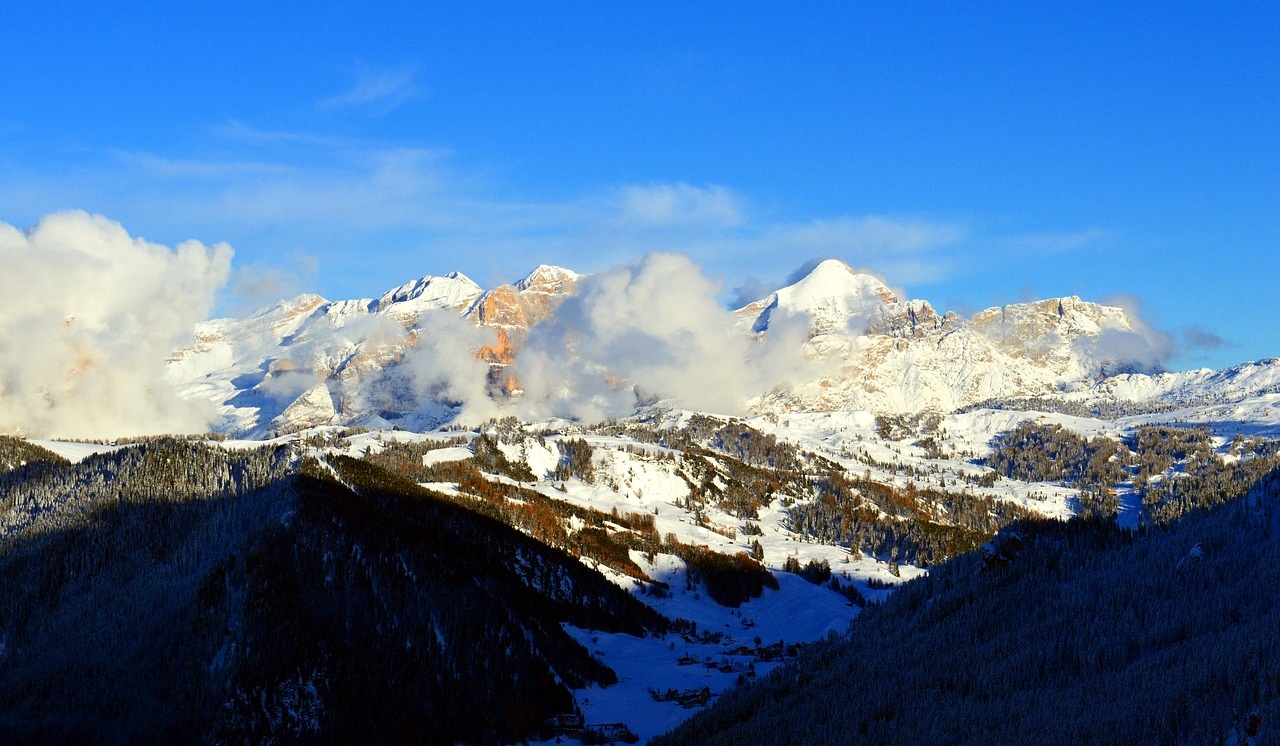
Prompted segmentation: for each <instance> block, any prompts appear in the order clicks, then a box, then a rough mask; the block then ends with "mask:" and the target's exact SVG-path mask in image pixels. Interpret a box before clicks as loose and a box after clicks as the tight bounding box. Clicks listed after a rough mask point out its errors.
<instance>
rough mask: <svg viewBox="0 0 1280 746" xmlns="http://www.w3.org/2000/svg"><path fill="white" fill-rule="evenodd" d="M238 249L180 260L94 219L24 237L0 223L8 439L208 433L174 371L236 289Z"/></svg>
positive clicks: (61, 219)
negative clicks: (171, 376) (168, 363)
mask: <svg viewBox="0 0 1280 746" xmlns="http://www.w3.org/2000/svg"><path fill="white" fill-rule="evenodd" d="M231 256H232V251H231V247H229V246H227V245H226V244H216V245H214V246H211V247H210V246H205V245H204V244H201V243H199V242H197V241H187V242H185V243H182V244H180V245H178V246H177V247H174V248H169V247H167V246H162V245H159V244H154V243H149V242H147V241H144V240H142V239H140V238H133V237H131V236H130V235H129V234H128V233H127V232H126V231H125V229H124V228H123V227H122V226H121V225H120V224H119V223H116V222H114V221H111V220H108V219H106V218H104V217H102V216H99V215H89V214H87V213H84V212H78V211H75V212H60V213H56V214H53V215H49V216H47V217H45V218H43V219H42V220H40V221H39V223H37V224H36V225H35V226H34V227H33V228H31V229H29V230H27V231H22V230H19V229H18V228H15V227H14V226H12V225H9V224H7V223H0V264H3V266H4V267H5V272H4V273H3V275H0V297H2V298H3V299H4V300H3V303H0V349H3V350H4V354H3V356H0V432H7V433H14V432H17V433H21V434H24V435H29V436H34V437H54V436H66V437H90V436H97V437H104V436H112V435H135V434H154V433H161V432H199V431H203V430H205V429H207V428H208V426H209V425H210V423H211V422H212V421H213V417H214V415H215V413H214V412H212V411H211V408H210V407H207V406H202V405H201V404H200V403H198V402H190V401H186V400H183V399H181V398H180V397H179V396H178V395H177V394H176V392H175V391H174V389H173V387H172V386H171V385H170V384H168V383H167V382H166V380H165V359H166V358H167V357H168V356H169V355H170V354H171V353H172V351H173V350H174V349H176V348H177V347H178V346H179V345H181V344H182V343H184V342H190V341H191V335H192V329H193V327H194V326H195V324H196V322H198V321H201V320H203V319H204V318H205V317H206V316H207V315H208V313H209V310H210V309H211V308H212V305H213V300H214V293H215V292H216V291H217V290H218V289H219V288H221V287H222V286H223V285H224V284H226V282H227V279H228V277H229V275H230V270H231Z"/></svg>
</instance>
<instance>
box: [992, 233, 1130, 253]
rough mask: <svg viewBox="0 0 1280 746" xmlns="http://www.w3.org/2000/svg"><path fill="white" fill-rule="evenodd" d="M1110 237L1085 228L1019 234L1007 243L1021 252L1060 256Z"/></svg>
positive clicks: (1107, 234) (1108, 234)
mask: <svg viewBox="0 0 1280 746" xmlns="http://www.w3.org/2000/svg"><path fill="white" fill-rule="evenodd" d="M1111 237H1113V234H1112V232H1110V231H1104V230H1102V229H1100V228H1086V229H1084V230H1079V231H1071V232H1065V233H1021V234H1018V235H1016V236H1013V237H1012V238H1010V240H1009V242H1010V243H1011V244H1012V245H1013V247H1014V248H1015V249H1017V250H1019V251H1022V252H1027V251H1030V252H1034V253H1037V254H1062V253H1066V252H1069V251H1075V250H1077V249H1083V248H1089V247H1092V246H1095V245H1097V244H1099V243H1101V242H1102V241H1104V240H1106V239H1108V238H1111Z"/></svg>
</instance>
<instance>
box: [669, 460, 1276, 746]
mask: <svg viewBox="0 0 1280 746" xmlns="http://www.w3.org/2000/svg"><path fill="white" fill-rule="evenodd" d="M1278 493H1280V474H1278V473H1277V472H1274V471H1273V472H1271V473H1270V474H1267V475H1265V476H1264V478H1263V479H1262V480H1260V481H1259V482H1258V483H1256V484H1255V485H1254V487H1253V488H1252V490H1251V491H1250V492H1249V493H1248V494H1247V495H1246V496H1244V497H1241V498H1239V499H1236V500H1234V501H1232V502H1219V503H1217V504H1216V505H1214V506H1212V507H1210V508H1207V509H1197V510H1192V511H1189V512H1188V513H1186V514H1185V515H1184V516H1183V517H1182V518H1181V519H1180V520H1176V521H1172V522H1169V523H1167V524H1165V525H1163V526H1160V527H1156V528H1147V529H1143V530H1141V531H1138V532H1130V531H1124V530H1121V529H1118V528H1116V526H1115V524H1114V522H1112V521H1110V520H1101V519H1084V520H1080V519H1077V520H1073V521H1070V522H1066V523H1063V522H1057V521H1043V520H1025V521H1021V522H1018V523H1016V524H1014V525H1012V526H1010V527H1008V528H1006V530H1005V531H1004V532H1003V533H1002V535H1001V536H1000V537H998V538H997V539H996V540H995V541H994V542H993V543H992V544H991V545H989V546H990V549H989V550H988V551H986V552H983V553H973V554H969V555H965V556H963V557H960V558H958V559H956V560H953V561H952V562H949V563H946V564H944V565H940V566H938V567H935V568H934V570H933V571H932V572H931V573H930V575H928V576H927V577H925V578H921V579H919V580H916V581H913V582H911V583H908V584H906V585H905V586H904V587H903V588H902V589H900V590H899V591H897V592H896V593H894V594H893V595H892V596H890V597H889V599H888V600H887V601H885V602H884V603H883V604H881V605H877V606H871V607H868V609H867V610H866V611H864V613H863V614H862V615H861V616H859V617H858V618H857V619H856V620H855V621H854V623H853V625H852V626H851V629H850V632H849V634H848V635H847V636H840V637H835V638H832V639H829V640H827V641H826V642H824V643H821V644H818V645H815V646H813V647H811V648H809V649H807V650H805V651H803V652H802V653H801V655H800V656H799V658H798V659H796V660H794V661H792V662H790V663H788V664H787V665H786V666H784V667H783V668H781V669H779V670H777V671H775V672H774V673H773V674H771V675H770V676H768V677H766V678H764V679H763V680H761V681H759V682H757V683H754V684H750V685H748V686H746V687H744V688H742V689H739V690H736V691H733V692H730V693H728V694H726V695H725V696H723V697H721V698H720V700H719V701H718V702H717V704H716V705H714V706H713V707H711V708H710V709H708V710H706V711H704V712H702V713H699V714H698V715H695V716H694V717H693V718H692V719H690V720H689V721H687V722H686V723H684V724H683V725H682V726H681V727H679V728H678V729H676V730H675V731H674V732H672V733H671V734H669V735H667V736H665V737H662V738H659V739H656V741H655V743H656V744H659V745H660V746H672V745H674V744H742V743H753V744H757V743H758V744H773V743H778V744H782V743H790V744H796V743H804V744H860V743H885V744H888V743H901V744H965V743H973V744H989V743H1020V744H1033V743H1045V744H1060V743H1096V744H1109V743H1171V744H1172V743H1185V744H1207V743H1268V742H1272V741H1269V740H1267V738H1268V736H1267V734H1271V735H1270V738H1274V734H1275V733H1276V732H1277V731H1276V730H1275V724H1276V723H1280V634H1278V633H1277V630H1280V499H1277V494H1278ZM1246 739H1251V740H1246Z"/></svg>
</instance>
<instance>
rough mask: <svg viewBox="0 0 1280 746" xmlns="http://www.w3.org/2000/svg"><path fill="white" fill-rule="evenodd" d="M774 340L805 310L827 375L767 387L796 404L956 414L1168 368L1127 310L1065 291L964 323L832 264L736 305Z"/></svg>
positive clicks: (745, 321) (813, 352)
mask: <svg viewBox="0 0 1280 746" xmlns="http://www.w3.org/2000/svg"><path fill="white" fill-rule="evenodd" d="M735 314H736V316H737V317H738V320H739V326H740V328H741V329H743V330H744V331H749V332H751V333H754V334H757V335H759V336H761V337H766V336H767V335H768V333H769V329H770V327H771V325H774V324H776V323H778V322H779V321H781V320H783V319H795V318H804V317H807V318H808V321H809V341H808V343H807V348H808V353H809V355H810V356H811V357H812V358H814V359H816V360H819V361H825V362H827V363H829V364H830V365H829V366H828V367H827V368H826V369H825V371H824V375H821V376H820V377H818V378H815V379H813V380H808V381H804V382H801V383H799V384H797V385H795V386H793V387H791V389H790V390H787V391H775V392H773V393H771V394H768V395H766V396H765V397H764V398H763V400H762V402H761V406H762V407H764V408H766V409H778V410H787V411H808V410H821V411H826V410H839V409H869V410H873V411H889V412H899V413H905V412H918V411H922V410H936V411H942V412H947V411H951V410H954V409H956V408H958V407H963V406H966V405H971V404H976V403H978V402H981V401H985V400H987V399H992V398H997V397H1007V396H1018V395H1034V394H1046V393H1051V392H1055V391H1059V390H1061V389H1063V388H1066V387H1079V386H1081V385H1083V384H1086V383H1091V382H1093V381H1096V380H1098V379H1101V378H1103V377H1105V376H1106V375H1108V374H1110V373H1114V372H1120V371H1125V372H1144V373H1148V372H1158V371H1159V367H1158V366H1159V361H1158V360H1157V359H1156V358H1155V356H1154V355H1153V354H1152V353H1151V350H1150V346H1149V345H1148V344H1147V342H1146V340H1145V339H1144V338H1143V337H1142V335H1141V334H1140V332H1139V331H1138V329H1137V328H1136V327H1135V325H1134V324H1133V323H1132V322H1131V321H1130V319H1129V318H1128V317H1127V316H1126V315H1125V312H1124V311H1123V310H1122V309H1120V308H1115V307H1110V306H1102V305H1098V304H1096V303H1089V302H1086V301H1082V300H1081V299H1080V298H1078V297H1074V296H1073V297H1066V298H1055V299H1050V300H1042V301H1036V302H1033V303H1020V304H1013V305H1007V306H1002V307H997V308H989V309H987V310H985V311H981V312H979V313H977V314H975V315H974V316H973V317H971V318H969V319H964V318H962V317H960V316H958V315H956V314H955V313H951V312H948V313H946V314H942V315H939V314H938V313H937V312H936V311H935V310H934V309H933V307H932V306H931V305H929V303H928V302H927V301H923V300H910V301H906V300H901V299H899V298H898V297H897V296H896V295H895V294H894V293H893V291H892V290H890V289H889V288H888V287H887V286H885V284H884V283H883V282H881V281H880V280H878V279H876V278H875V277H872V276H870V275H866V274H859V273H857V272H855V271H854V270H852V269H850V268H849V267H848V266H847V265H845V264H844V263H842V262H839V261H837V260H827V261H825V262H822V263H821V264H819V265H817V266H816V267H815V268H814V269H813V271H812V272H811V273H810V274H809V275H807V276H806V277H804V278H803V279H801V280H800V281H799V282H797V283H795V284H793V285H790V286H788V287H785V288H782V289H781V290H779V291H777V292H775V293H773V294H772V295H770V296H768V297H767V298H764V299H762V300H759V301H756V302H755V303H751V304H749V305H747V306H745V307H743V308H741V309H739V310H738V311H736V312H735Z"/></svg>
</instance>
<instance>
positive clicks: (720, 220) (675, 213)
mask: <svg viewBox="0 0 1280 746" xmlns="http://www.w3.org/2000/svg"><path fill="white" fill-rule="evenodd" d="M621 197H622V199H621V203H622V204H621V208H622V210H621V212H622V215H621V219H620V222H622V223H623V224H630V225H634V226H640V227H669V226H682V225H706V226H716V227H725V228H732V227H736V226H739V225H741V224H742V223H743V222H744V220H745V215H744V209H743V204H742V199H741V198H740V197H739V196H738V195H736V194H734V193H733V191H732V190H730V189H727V188H725V187H722V186H717V185H714V184H713V185H710V186H707V187H696V186H691V185H689V184H685V183H684V182H679V183H676V184H650V185H647V186H627V187H623V189H622V195H621Z"/></svg>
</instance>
